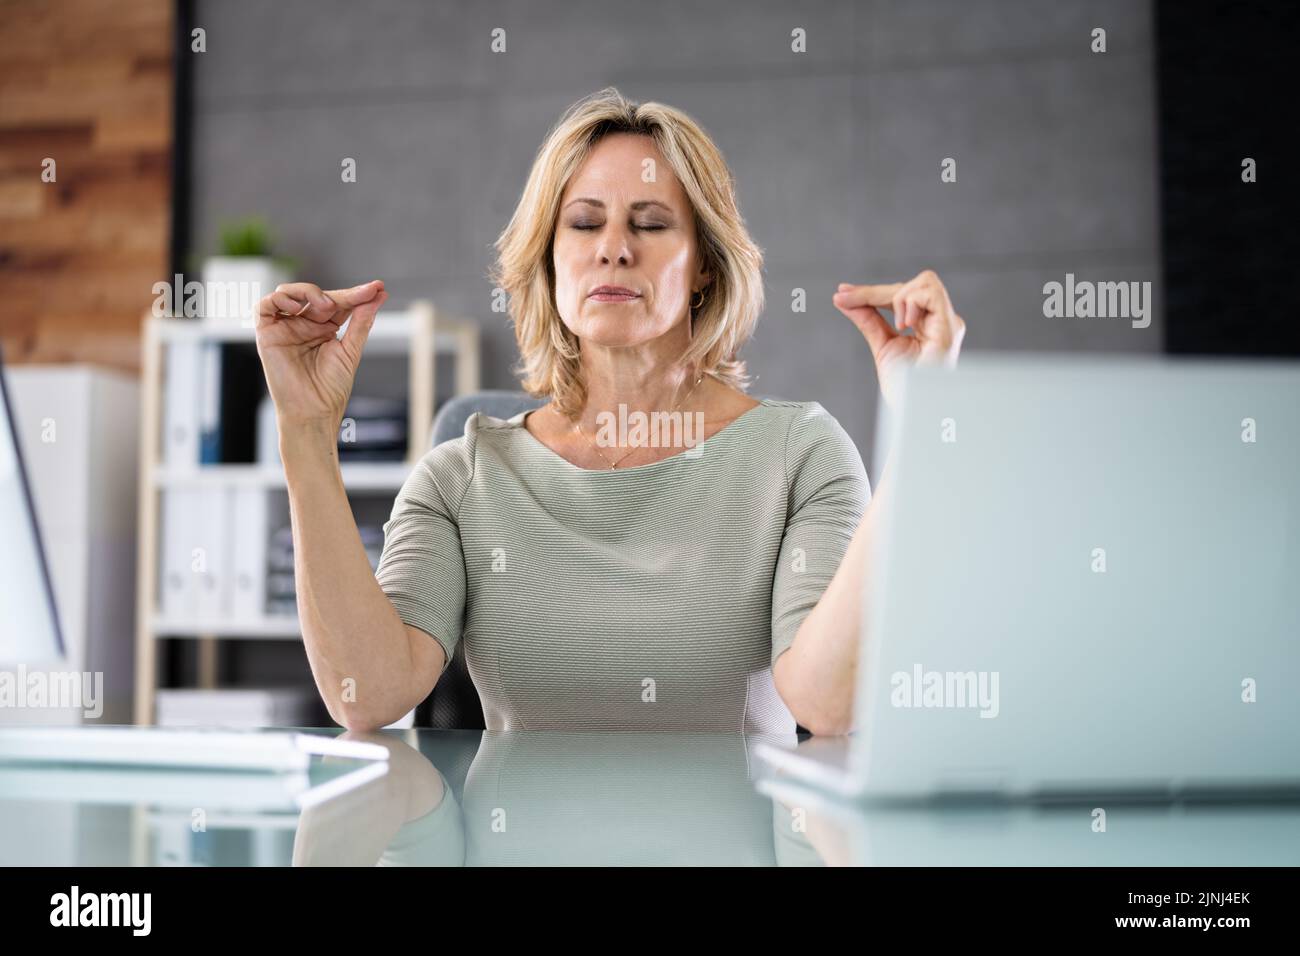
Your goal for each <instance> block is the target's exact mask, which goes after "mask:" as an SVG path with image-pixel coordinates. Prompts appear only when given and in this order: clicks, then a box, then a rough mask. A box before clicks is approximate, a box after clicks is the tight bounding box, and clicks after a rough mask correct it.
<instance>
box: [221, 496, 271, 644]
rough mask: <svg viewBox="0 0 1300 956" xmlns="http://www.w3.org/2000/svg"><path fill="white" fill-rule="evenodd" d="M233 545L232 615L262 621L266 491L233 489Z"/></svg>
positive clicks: (230, 553) (231, 553) (264, 577)
mask: <svg viewBox="0 0 1300 956" xmlns="http://www.w3.org/2000/svg"><path fill="white" fill-rule="evenodd" d="M229 494H230V498H231V521H230V527H231V529H232V532H233V534H232V542H231V544H232V546H231V547H230V548H229V549H228V554H229V558H230V565H231V570H230V615H231V617H232V618H235V619H237V620H260V619H261V618H262V617H263V616H264V615H265V613H266V545H267V535H268V534H269V528H268V527H267V510H268V501H267V491H266V489H264V488H231V489H229Z"/></svg>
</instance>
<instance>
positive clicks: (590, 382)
mask: <svg viewBox="0 0 1300 956" xmlns="http://www.w3.org/2000/svg"><path fill="white" fill-rule="evenodd" d="M684 351H685V345H684V344H683V345H681V347H680V348H678V347H673V348H671V349H663V348H659V349H607V348H585V347H584V348H583V350H582V372H583V377H584V381H585V382H586V385H587V400H586V403H585V404H584V405H583V408H582V410H581V412H580V413H579V417H578V421H580V422H582V424H583V426H584V427H588V426H590V427H593V428H594V427H595V422H596V417H597V416H598V415H600V414H601V413H602V412H613V413H615V414H618V412H619V407H620V406H623V407H624V408H626V410H627V411H628V412H629V413H631V412H644V413H645V414H647V415H648V414H650V413H652V412H668V411H673V410H675V408H676V406H677V405H678V404H679V403H681V405H682V409H681V410H685V408H686V407H687V406H691V405H693V404H695V403H696V402H698V400H699V398H700V396H701V394H702V392H703V391H704V383H703V382H700V384H699V386H698V387H696V382H697V380H699V378H700V371H699V369H698V368H697V367H696V366H694V365H692V366H689V367H688V366H686V365H684V364H683V363H682V361H681V355H682V352H684ZM692 389H694V392H692V391H691V390H692Z"/></svg>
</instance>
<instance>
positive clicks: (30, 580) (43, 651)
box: [0, 357, 63, 666]
mask: <svg viewBox="0 0 1300 956" xmlns="http://www.w3.org/2000/svg"><path fill="white" fill-rule="evenodd" d="M0 404H3V405H4V408H3V409H0V666H5V665H12V664H21V663H29V662H52V661H56V660H59V659H60V658H62V657H63V641H62V637H61V635H60V633H59V624H58V617H57V615H56V612H55V609H54V595H53V592H52V590H51V587H50V579H49V573H48V571H47V569H46V564H45V554H44V550H43V549H42V547H41V540H40V534H39V532H38V530H37V522H36V512H35V508H34V506H33V502H32V496H31V493H30V488H29V486H28V484H27V476H26V474H25V472H24V470H23V462H22V454H21V451H20V449H19V447H18V435H17V432H16V429H17V427H18V426H17V424H16V422H17V420H18V419H17V415H16V414H15V410H14V407H13V403H12V401H11V396H10V393H9V390H8V388H7V386H6V385H5V381H4V364H3V358H2V357H0Z"/></svg>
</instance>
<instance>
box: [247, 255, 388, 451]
mask: <svg viewBox="0 0 1300 956" xmlns="http://www.w3.org/2000/svg"><path fill="white" fill-rule="evenodd" d="M387 298H388V293H387V292H385V291H384V283H383V282H382V281H381V280H379V279H373V280H371V281H370V282H367V283H366V284H365V285H359V286H356V287H355V288H352V289H336V290H334V291H332V292H322V291H321V288H320V287H319V286H316V285H312V284H311V283H310V282H289V283H286V284H284V285H280V286H276V289H275V291H274V292H272V293H271V294H270V295H268V296H265V297H263V298H262V300H261V301H260V302H259V303H258V309H257V354H258V356H259V357H260V358H261V359H262V370H263V372H264V373H265V374H266V384H267V387H268V388H269V389H270V391H271V400H272V401H273V402H275V412H276V417H277V418H278V420H279V422H280V424H281V427H282V428H283V427H285V426H296V425H306V424H320V423H324V424H327V425H328V426H329V427H330V428H333V429H337V428H338V426H339V423H340V422H341V421H342V420H343V413H344V411H345V410H346V408H347V404H348V396H350V395H351V394H352V382H353V379H354V378H355V377H356V374H357V365H358V364H359V363H360V362H361V351H362V349H364V348H365V345H366V338H367V337H368V336H369V335H370V327H371V326H373V325H374V324H375V314H376V313H377V312H378V311H379V307H380V306H381V305H383V304H384V302H385V301H386V300H387ZM349 314H350V315H351V316H352V322H351V323H350V324H349V325H348V330H347V332H345V333H344V334H343V338H341V339H340V338H337V337H336V336H337V333H338V330H339V327H340V326H342V325H343V323H344V322H345V321H346V320H347V318H348V315H349Z"/></svg>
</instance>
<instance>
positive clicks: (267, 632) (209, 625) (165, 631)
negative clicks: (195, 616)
mask: <svg viewBox="0 0 1300 956" xmlns="http://www.w3.org/2000/svg"><path fill="white" fill-rule="evenodd" d="M149 629H150V630H151V631H152V632H153V636H154V637H228V638H234V639H240V638H245V639H252V640H259V639H262V640H268V639H269V640H274V639H277V638H290V639H292V640H301V639H302V627H301V626H300V625H299V624H298V617H297V615H294V616H293V617H289V616H287V615H285V616H280V617H276V616H271V615H267V616H266V617H261V618H254V619H250V620H246V621H240V620H234V619H231V618H217V619H214V620H208V621H204V620H180V619H171V618H166V617H163V616H161V615H155V616H154V617H153V618H152V619H151V620H150V621H149Z"/></svg>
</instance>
